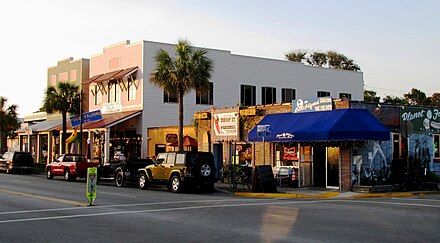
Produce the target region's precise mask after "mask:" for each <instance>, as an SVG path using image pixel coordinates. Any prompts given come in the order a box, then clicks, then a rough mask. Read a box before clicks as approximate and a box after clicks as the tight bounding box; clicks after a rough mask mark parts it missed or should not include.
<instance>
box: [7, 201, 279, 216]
mask: <svg viewBox="0 0 440 243" xmlns="http://www.w3.org/2000/svg"><path fill="white" fill-rule="evenodd" d="M262 200H265V201H267V200H270V201H274V200H275V199H247V200H245V199H210V200H202V201H201V200H191V201H170V202H149V203H134V204H119V205H118V204H115V205H105V206H93V207H68V208H48V209H34V210H22V211H10V212H0V215H7V214H21V213H41V212H52V211H67V210H90V209H99V208H117V207H136V206H148V205H168V204H181V203H205V202H206V203H210V202H227V201H231V202H252V201H262Z"/></svg>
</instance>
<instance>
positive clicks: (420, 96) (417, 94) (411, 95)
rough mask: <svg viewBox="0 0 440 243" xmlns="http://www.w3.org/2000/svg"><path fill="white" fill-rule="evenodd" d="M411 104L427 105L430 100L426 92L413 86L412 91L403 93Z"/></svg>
mask: <svg viewBox="0 0 440 243" xmlns="http://www.w3.org/2000/svg"><path fill="white" fill-rule="evenodd" d="M403 97H405V98H406V99H407V100H408V103H409V104H410V105H426V104H427V103H428V100H427V99H426V94H425V93H424V92H423V91H421V90H418V89H415V88H412V89H411V91H410V92H408V93H406V94H404V95H403Z"/></svg>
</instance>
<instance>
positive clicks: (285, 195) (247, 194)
mask: <svg viewBox="0 0 440 243" xmlns="http://www.w3.org/2000/svg"><path fill="white" fill-rule="evenodd" d="M339 194H341V193H340V192H326V193H322V194H317V195H309V194H299V193H252V192H235V193H234V195H235V196H238V197H263V198H332V197H336V196H338V195H339Z"/></svg>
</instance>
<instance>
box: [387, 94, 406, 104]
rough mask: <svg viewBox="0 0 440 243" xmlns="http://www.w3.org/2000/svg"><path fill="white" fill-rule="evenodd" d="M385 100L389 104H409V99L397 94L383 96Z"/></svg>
mask: <svg viewBox="0 0 440 243" xmlns="http://www.w3.org/2000/svg"><path fill="white" fill-rule="evenodd" d="M383 102H384V103H387V104H395V105H407V104H408V99H406V98H401V97H397V96H391V95H387V96H386V97H385V98H383Z"/></svg>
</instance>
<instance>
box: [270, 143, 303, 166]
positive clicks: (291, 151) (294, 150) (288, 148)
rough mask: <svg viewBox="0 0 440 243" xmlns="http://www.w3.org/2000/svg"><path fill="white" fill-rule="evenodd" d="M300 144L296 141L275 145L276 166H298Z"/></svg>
mask: <svg viewBox="0 0 440 243" xmlns="http://www.w3.org/2000/svg"><path fill="white" fill-rule="evenodd" d="M297 163H298V145H297V144H295V143H286V144H284V143H283V144H276V145H275V164H274V166H297Z"/></svg>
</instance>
